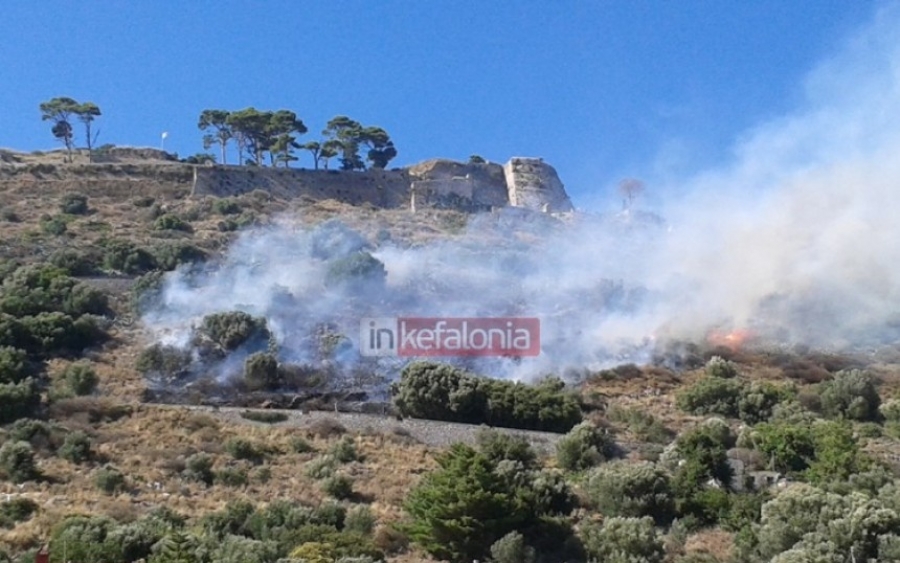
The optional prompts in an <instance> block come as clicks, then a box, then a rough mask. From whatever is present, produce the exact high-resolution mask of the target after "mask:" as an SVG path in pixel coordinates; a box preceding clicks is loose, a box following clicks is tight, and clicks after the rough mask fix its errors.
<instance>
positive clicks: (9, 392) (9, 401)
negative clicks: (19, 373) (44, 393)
mask: <svg viewBox="0 0 900 563" xmlns="http://www.w3.org/2000/svg"><path fill="white" fill-rule="evenodd" d="M40 404H41V394H40V390H39V389H38V386H37V384H36V382H35V381H34V379H32V378H30V377H28V378H26V379H23V380H22V381H20V382H18V383H0V405H3V408H2V409H0V424H6V423H9V422H13V421H15V420H17V419H19V418H25V417H33V416H34V415H35V413H36V412H37V409H38V407H39V406H40Z"/></svg>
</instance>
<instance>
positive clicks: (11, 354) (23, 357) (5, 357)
mask: <svg viewBox="0 0 900 563" xmlns="http://www.w3.org/2000/svg"><path fill="white" fill-rule="evenodd" d="M34 374H35V369H34V366H32V365H31V363H30V362H29V361H28V354H26V353H25V351H24V350H19V349H18V348H13V347H12V346H2V347H0V383H18V382H20V381H22V380H23V379H25V378H27V377H31V376H32V375H34Z"/></svg>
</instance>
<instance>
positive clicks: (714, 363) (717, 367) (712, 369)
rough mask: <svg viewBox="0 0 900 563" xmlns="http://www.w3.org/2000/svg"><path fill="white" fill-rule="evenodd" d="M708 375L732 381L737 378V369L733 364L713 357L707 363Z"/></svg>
mask: <svg viewBox="0 0 900 563" xmlns="http://www.w3.org/2000/svg"><path fill="white" fill-rule="evenodd" d="M705 369H706V375H708V376H709V377H719V378H721V379H731V378H732V377H736V376H737V367H735V365H734V364H733V363H732V362H729V361H728V360H726V359H724V358H722V357H721V356H713V357H711V358H710V359H709V361H708V362H706V368H705Z"/></svg>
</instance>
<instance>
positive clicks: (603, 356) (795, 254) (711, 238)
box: [145, 5, 900, 378]
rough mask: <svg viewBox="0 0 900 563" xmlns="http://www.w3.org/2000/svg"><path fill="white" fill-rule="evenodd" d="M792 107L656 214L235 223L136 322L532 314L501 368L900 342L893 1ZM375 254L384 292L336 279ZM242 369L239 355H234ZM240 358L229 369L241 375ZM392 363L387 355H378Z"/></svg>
mask: <svg viewBox="0 0 900 563" xmlns="http://www.w3.org/2000/svg"><path fill="white" fill-rule="evenodd" d="M805 93H806V99H805V102H804V104H803V107H801V108H800V109H798V110H797V111H795V112H794V113H792V114H791V115H788V116H785V117H783V118H780V119H777V120H774V121H771V122H768V123H765V124H762V125H761V126H759V127H758V128H756V129H754V130H752V131H749V132H748V133H747V134H746V135H745V136H744V137H743V139H742V140H741V141H740V142H739V143H737V145H736V148H735V151H734V158H733V161H732V162H731V163H730V164H728V165H726V166H723V167H722V168H720V169H717V170H712V171H708V172H705V173H703V174H700V175H697V176H695V177H693V178H688V179H677V180H675V179H671V178H669V179H657V180H656V181H653V182H650V184H649V189H651V190H654V191H655V192H656V200H658V201H661V202H662V203H661V204H660V205H658V207H656V208H654V209H652V210H647V211H638V210H636V209H633V210H631V211H628V212H623V213H621V214H618V215H608V216H602V215H591V214H576V215H575V216H574V217H569V218H566V219H564V220H557V219H553V218H550V217H546V216H543V215H540V214H529V213H524V212H518V211H516V210H505V211H504V212H500V213H494V214H485V215H480V216H473V217H472V218H471V219H470V221H469V225H468V227H467V229H466V232H465V233H464V234H462V235H459V236H455V237H451V238H448V239H447V240H444V241H442V242H438V243H431V244H427V245H424V246H409V245H405V244H400V243H393V242H391V241H390V240H386V241H382V242H376V241H369V240H366V239H364V238H363V237H362V236H361V235H359V234H357V233H356V232H355V231H353V230H352V229H350V228H348V227H346V226H344V225H343V224H341V223H339V222H336V221H329V222H326V223H324V224H322V225H319V226H317V227H315V228H310V227H309V226H305V225H298V224H296V223H295V222H292V221H291V219H290V218H289V217H286V218H284V220H283V222H282V223H281V224H279V225H276V226H273V227H270V228H265V229H260V230H255V231H250V232H247V233H244V234H243V235H242V236H241V237H240V238H239V240H238V241H237V242H236V243H235V244H234V245H233V246H232V247H231V248H230V249H229V250H228V252H227V255H226V256H225V257H224V259H223V260H222V261H221V263H219V264H217V265H215V266H214V267H211V268H209V269H208V270H207V271H205V272H199V273H198V272H196V271H193V272H190V273H188V272H176V273H175V274H173V275H171V276H170V277H169V278H168V280H167V282H166V287H165V291H164V293H163V296H162V300H161V303H160V304H159V306H158V307H157V308H156V309H155V310H153V311H151V312H149V313H148V314H147V315H146V317H145V321H146V322H147V324H148V326H150V327H151V328H152V329H153V330H155V331H156V333H157V334H158V335H159V337H160V338H161V339H163V340H168V341H170V342H177V343H185V342H186V341H187V338H188V333H189V329H190V327H191V325H192V323H194V324H195V323H197V322H198V320H199V319H200V318H202V316H203V315H206V314H209V313H213V312H219V311H228V310H234V309H240V310H244V311H247V312H249V313H251V314H254V315H260V316H265V317H266V318H267V319H268V322H269V325H270V327H271V328H272V329H273V332H274V333H275V335H276V337H277V339H278V341H279V345H280V352H279V353H280V355H281V359H282V360H283V361H287V362H295V363H313V362H316V361H319V359H317V357H316V354H315V344H314V343H313V342H312V341H311V335H313V334H315V333H316V332H317V331H320V330H321V328H322V327H323V326H327V327H329V329H330V330H333V331H335V332H338V333H341V334H343V335H345V336H346V337H347V338H348V339H349V340H348V341H347V342H345V345H344V346H343V347H339V348H338V349H337V351H336V352H335V354H334V357H333V358H332V359H331V361H333V362H337V363H339V364H341V365H342V366H345V367H347V368H349V367H350V366H352V365H354V364H356V363H357V362H359V361H360V358H359V356H358V353H357V347H356V339H357V338H358V322H359V319H360V318H361V317H379V316H453V317H465V316H509V315H516V316H536V317H539V318H540V319H541V321H542V340H543V349H542V354H541V356H540V357H538V358H535V359H523V360H521V361H512V360H494V361H482V362H481V363H480V364H479V365H477V366H475V367H476V368H477V369H479V370H480V371H482V372H483V373H486V374H489V375H494V376H498V377H514V378H529V377H533V376H536V375H539V374H544V373H562V372H564V370H566V369H569V368H574V369H581V368H594V369H596V368H601V367H606V366H609V365H613V364H617V363H622V362H626V361H635V362H642V361H647V360H648V359H649V358H650V356H651V354H652V353H653V351H654V350H655V349H657V348H658V347H659V346H660V345H661V344H663V343H665V342H666V341H667V340H669V339H703V338H705V336H706V335H707V333H708V332H709V331H710V330H714V329H721V330H726V331H727V330H731V329H736V328H740V329H750V330H752V331H753V332H754V333H755V334H756V335H758V336H759V337H760V338H761V339H764V340H769V341H770V342H775V343H779V344H792V343H804V344H808V345H812V346H815V347H828V348H835V347H837V348H841V347H861V346H876V345H880V344H887V343H893V342H895V341H896V340H897V338H898V337H900V314H898V312H900V308H898V304H900V10H898V7H897V6H896V5H892V6H890V7H888V8H886V9H883V10H882V11H880V12H879V13H878V15H877V17H876V19H875V21H874V22H873V23H872V24H871V25H870V26H869V27H868V28H867V29H865V30H864V31H862V32H860V33H859V34H858V35H856V36H855V37H853V38H852V39H851V40H850V41H848V43H847V44H846V45H845V46H844V48H843V49H842V50H841V52H840V53H839V54H838V55H836V56H834V57H833V58H832V59H830V60H828V61H826V62H825V63H823V64H821V65H820V66H819V67H818V68H817V69H816V70H815V71H814V72H812V73H811V74H810V75H809V77H808V78H807V81H806V83H805ZM363 249H368V250H369V251H371V253H372V254H373V255H374V256H375V257H376V258H377V259H378V260H380V261H381V262H382V263H383V264H384V266H385V269H386V270H387V278H386V283H385V284H384V285H383V286H382V285H378V284H373V285H362V286H361V285H350V286H348V285H339V284H338V285H335V284H330V283H329V282H328V276H329V268H330V265H331V264H333V263H334V260H335V259H339V258H341V257H343V256H348V255H351V254H352V253H354V252H357V251H359V250H363ZM236 365H237V366H239V365H240V363H239V362H236ZM234 367H236V366H235V365H232V368H234ZM375 368H376V369H381V370H383V371H384V372H385V373H388V374H393V373H396V368H397V364H396V363H385V362H380V363H378V364H377V365H375Z"/></svg>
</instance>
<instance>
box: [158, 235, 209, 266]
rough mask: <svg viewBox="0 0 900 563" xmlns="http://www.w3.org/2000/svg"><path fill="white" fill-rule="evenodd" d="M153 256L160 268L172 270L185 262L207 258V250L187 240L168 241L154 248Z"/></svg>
mask: <svg viewBox="0 0 900 563" xmlns="http://www.w3.org/2000/svg"><path fill="white" fill-rule="evenodd" d="M153 258H154V259H155V261H156V265H157V267H158V268H160V269H162V270H165V271H171V270H174V269H175V268H177V267H179V266H181V265H183V264H194V263H196V262H202V261H204V260H206V258H207V256H206V252H204V251H203V250H202V249H201V248H199V247H197V246H195V245H193V244H190V243H187V242H181V241H178V242H166V243H163V244H160V245H158V246H156V247H155V248H154V249H153Z"/></svg>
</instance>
